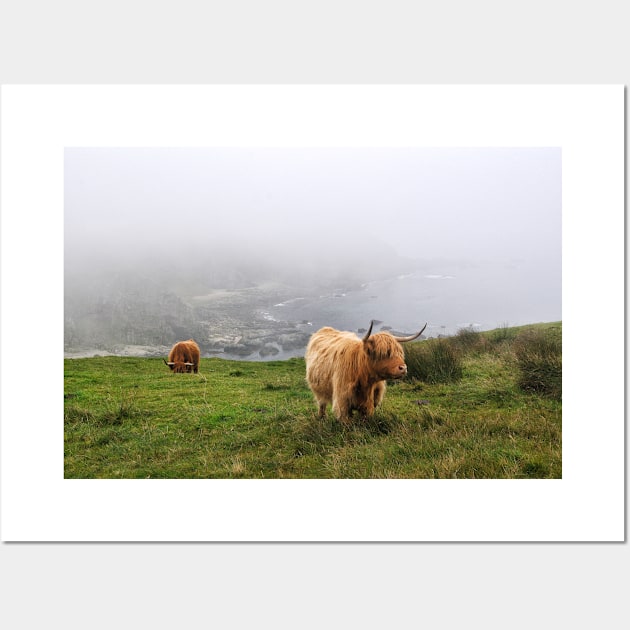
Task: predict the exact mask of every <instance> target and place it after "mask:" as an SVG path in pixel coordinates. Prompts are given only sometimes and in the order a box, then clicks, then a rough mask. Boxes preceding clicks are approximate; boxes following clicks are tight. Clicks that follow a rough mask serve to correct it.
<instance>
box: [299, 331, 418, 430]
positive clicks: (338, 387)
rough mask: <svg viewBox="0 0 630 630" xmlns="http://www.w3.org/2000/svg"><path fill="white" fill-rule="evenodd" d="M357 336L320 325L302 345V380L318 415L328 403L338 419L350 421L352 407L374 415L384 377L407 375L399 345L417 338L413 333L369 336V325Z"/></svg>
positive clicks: (383, 392) (360, 411) (362, 414)
mask: <svg viewBox="0 0 630 630" xmlns="http://www.w3.org/2000/svg"><path fill="white" fill-rule="evenodd" d="M373 325H374V322H373V321H372V322H371V323H370V329H369V330H368V331H367V333H366V335H365V336H364V337H363V339H359V338H358V337H357V336H356V335H355V334H354V333H351V332H343V331H339V330H335V329H334V328H330V327H328V326H326V327H325V328H321V329H320V330H318V331H317V332H315V333H313V334H312V335H311V338H310V340H309V342H308V346H307V347H306V355H305V358H306V381H307V382H308V386H309V387H310V388H311V391H312V392H313V394H314V396H315V399H316V401H317V403H318V405H319V417H320V418H323V417H324V415H325V414H326V405H327V404H328V403H332V409H333V413H334V414H335V416H336V417H337V419H338V420H340V421H341V422H344V423H348V422H350V419H351V416H352V412H353V411H354V410H357V411H358V412H359V414H360V415H361V416H363V417H364V418H367V417H370V416H371V415H372V414H373V413H374V408H375V407H376V406H377V405H379V404H380V403H381V401H382V400H383V396H384V395H385V386H386V379H394V378H402V377H403V376H405V375H406V374H407V366H406V365H405V355H404V352H403V349H402V347H401V346H400V344H401V343H404V342H405V341H412V340H414V339H417V338H418V337H419V336H420V335H421V334H422V333H423V332H424V329H425V328H426V327H427V325H426V324H425V325H424V328H423V329H422V330H421V331H420V332H419V333H416V334H415V335H411V336H409V337H394V335H391V334H390V333H388V332H379V333H376V334H374V335H372V334H371V333H372V326H373Z"/></svg>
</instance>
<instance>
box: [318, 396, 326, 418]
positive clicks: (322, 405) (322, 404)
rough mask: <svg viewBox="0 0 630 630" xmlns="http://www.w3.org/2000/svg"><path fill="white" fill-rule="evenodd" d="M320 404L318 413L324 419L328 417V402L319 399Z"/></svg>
mask: <svg viewBox="0 0 630 630" xmlns="http://www.w3.org/2000/svg"><path fill="white" fill-rule="evenodd" d="M318 404H319V411H318V413H317V415H318V416H319V417H320V418H322V419H323V418H325V417H326V403H325V402H322V401H321V400H320V401H318Z"/></svg>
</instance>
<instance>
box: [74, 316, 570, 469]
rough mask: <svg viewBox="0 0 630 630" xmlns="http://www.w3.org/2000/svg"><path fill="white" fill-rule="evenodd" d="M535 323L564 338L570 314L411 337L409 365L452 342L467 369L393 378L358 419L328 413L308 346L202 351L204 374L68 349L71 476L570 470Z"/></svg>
mask: <svg viewBox="0 0 630 630" xmlns="http://www.w3.org/2000/svg"><path fill="white" fill-rule="evenodd" d="M541 331H542V332H541ZM532 335H533V336H534V337H536V335H538V337H539V339H538V341H540V338H543V339H548V338H549V336H551V338H552V339H554V338H555V339H559V338H560V335H561V324H560V323H558V324H552V325H540V326H538V327H523V328H520V329H514V328H509V329H508V328H505V329H499V330H497V331H490V332H488V333H472V332H471V331H460V334H459V335H457V336H455V337H452V338H449V339H448V340H439V339H432V340H428V341H422V342H418V343H414V344H407V345H408V346H409V350H408V355H409V356H408V363H409V364H410V370H411V363H412V361H413V360H414V359H415V360H416V362H419V363H421V364H422V365H425V366H426V364H427V363H430V361H432V360H434V359H435V356H437V357H438V360H440V361H442V360H443V359H441V358H440V357H442V355H443V350H444V347H445V344H447V345H448V350H449V352H448V353H447V354H449V355H451V354H452V355H453V356H452V357H451V358H450V359H448V360H452V361H455V362H457V364H458V365H459V366H460V368H461V369H460V370H454V371H453V374H452V375H451V376H446V377H444V378H439V379H435V378H431V377H427V376H426V375H424V376H422V375H420V378H421V379H422V380H420V379H418V378H411V377H409V378H407V379H406V380H405V381H401V382H396V383H390V384H389V385H388V391H387V394H386V395H385V400H384V403H383V406H382V408H381V409H380V410H379V411H378V412H377V414H376V415H375V416H374V418H372V419H371V420H369V421H361V420H358V419H357V420H356V421H355V423H354V425H353V426H351V427H344V426H342V425H341V424H340V423H339V422H337V421H336V420H335V419H334V418H333V416H332V413H331V412H330V411H329V414H328V417H327V418H326V419H325V420H324V421H321V420H319V419H318V418H317V417H316V406H315V403H314V401H313V397H312V395H311V392H310V390H309V389H308V387H307V385H306V382H305V380H304V374H305V368H304V361H303V359H291V360H288V361H271V362H266V363H252V362H242V361H227V360H223V359H202V362H201V368H200V373H199V374H197V375H195V374H172V373H171V372H170V371H169V370H168V368H167V367H166V366H165V365H164V364H163V363H162V360H161V359H146V358H126V357H101V358H91V359H67V360H66V361H65V392H64V398H65V417H64V422H65V431H64V442H65V477H66V478H528V477H529V478H559V477H561V476H562V460H561V441H562V440H561V437H562V403H561V400H560V390H559V383H560V378H561V359H560V358H557V357H556V358H555V359H554V361H555V363H554V362H553V361H552V362H551V368H549V370H550V371H549V370H548V371H545V370H547V367H546V366H548V364H549V362H543V363H542V364H543V368H545V370H542V371H541V367H540V366H541V361H540V360H538V359H537V357H539V354H536V353H534V359H535V360H533V365H534V367H533V368H531V369H530V368H529V367H527V366H528V363H527V357H528V352H530V355H531V352H532V351H531V348H532V347H533V345H532V342H531V339H528V336H529V337H532ZM439 346H443V347H439ZM432 347H434V349H432ZM416 355H419V356H416ZM432 357H433V358H432ZM530 358H531V356H530ZM530 363H531V361H530ZM431 365H433V364H431ZM524 370H530V372H531V373H532V374H534V375H535V378H534V380H533V381H532V380H531V379H530V380H528V379H526V378H524V376H527V374H524ZM414 373H415V372H414ZM433 373H435V372H433ZM529 375H530V376H531V374H529ZM453 379H455V380H453ZM436 380H437V381H438V382H431V381H436ZM554 380H555V382H556V384H557V387H551V388H549V387H547V384H548V383H550V382H552V381H554ZM532 383H533V384H532Z"/></svg>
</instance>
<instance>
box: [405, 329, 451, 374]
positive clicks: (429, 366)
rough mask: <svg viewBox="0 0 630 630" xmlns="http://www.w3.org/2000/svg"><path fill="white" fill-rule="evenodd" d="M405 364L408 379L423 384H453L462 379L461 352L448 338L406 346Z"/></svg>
mask: <svg viewBox="0 0 630 630" xmlns="http://www.w3.org/2000/svg"><path fill="white" fill-rule="evenodd" d="M405 362H406V363H407V373H408V375H409V378H412V379H416V380H419V381H424V382H425V383H453V382H455V381H458V380H460V379H461V378H462V375H463V368H462V352H461V350H460V349H459V348H458V347H457V345H456V344H455V343H453V342H452V340H451V339H450V338H438V339H429V340H427V341H422V342H417V343H413V344H408V345H407V346H406V347H405Z"/></svg>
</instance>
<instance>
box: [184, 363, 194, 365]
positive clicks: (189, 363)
mask: <svg viewBox="0 0 630 630" xmlns="http://www.w3.org/2000/svg"><path fill="white" fill-rule="evenodd" d="M184 365H195V364H194V363H184Z"/></svg>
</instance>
